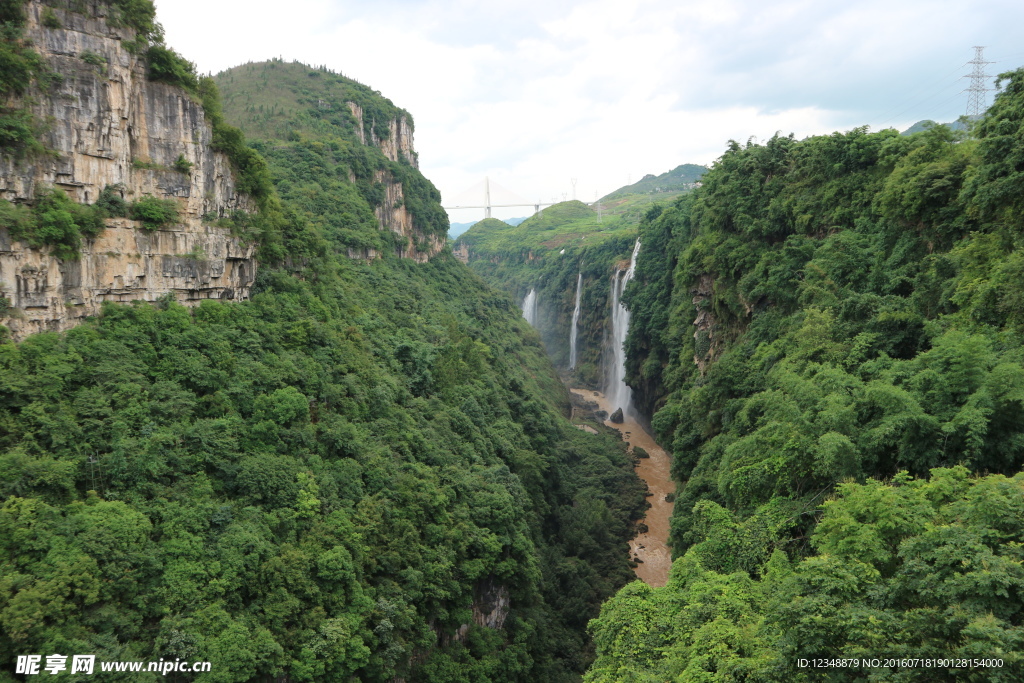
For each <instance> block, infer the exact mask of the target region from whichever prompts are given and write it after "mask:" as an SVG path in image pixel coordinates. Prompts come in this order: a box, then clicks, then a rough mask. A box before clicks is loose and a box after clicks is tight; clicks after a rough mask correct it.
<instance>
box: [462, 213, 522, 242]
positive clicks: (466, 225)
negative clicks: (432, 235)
mask: <svg viewBox="0 0 1024 683" xmlns="http://www.w3.org/2000/svg"><path fill="white" fill-rule="evenodd" d="M526 218H527V217H526V216H524V217H522V218H509V219H507V220H504V221H502V223H506V224H508V225H519V224H520V223H522V222H523V221H525V220H526ZM491 220H496V219H491ZM479 222H480V221H471V222H469V223H452V224H451V227H449V228H448V236H449V237H451V238H452V239H453V240H455V239H458V238H459V235H461V234H462V233H464V232H466V231H467V230H469V229H470V228H472V227H473V226H474V225H476V224H477V223H479Z"/></svg>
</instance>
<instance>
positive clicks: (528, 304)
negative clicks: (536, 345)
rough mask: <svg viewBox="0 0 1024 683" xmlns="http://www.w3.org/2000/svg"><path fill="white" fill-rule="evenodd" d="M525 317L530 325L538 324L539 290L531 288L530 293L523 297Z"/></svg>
mask: <svg viewBox="0 0 1024 683" xmlns="http://www.w3.org/2000/svg"><path fill="white" fill-rule="evenodd" d="M523 317H524V318H526V322H528V323H530V325H532V326H534V327H536V326H537V290H535V289H530V293H529V294H527V295H526V298H525V299H523Z"/></svg>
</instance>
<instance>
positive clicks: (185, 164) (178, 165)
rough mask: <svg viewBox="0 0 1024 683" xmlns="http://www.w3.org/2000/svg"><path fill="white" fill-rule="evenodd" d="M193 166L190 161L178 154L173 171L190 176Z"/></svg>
mask: <svg viewBox="0 0 1024 683" xmlns="http://www.w3.org/2000/svg"><path fill="white" fill-rule="evenodd" d="M194 165H195V164H193V163H192V162H191V161H189V160H188V159H186V158H185V155H184V154H179V155H178V159H177V160H176V161H175V162H174V170H175V171H177V172H178V173H184V174H185V175H192V167H193V166H194Z"/></svg>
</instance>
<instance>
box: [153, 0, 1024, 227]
mask: <svg viewBox="0 0 1024 683" xmlns="http://www.w3.org/2000/svg"><path fill="white" fill-rule="evenodd" d="M157 4H158V13H159V18H160V20H161V21H162V22H163V23H164V25H165V26H166V28H167V36H168V42H169V43H170V44H171V45H172V46H174V47H175V48H176V49H177V50H178V51H180V52H182V53H183V54H184V55H185V56H186V57H188V58H189V59H191V60H193V61H195V62H197V64H198V66H199V68H200V70H202V71H214V72H216V71H220V70H222V69H225V68H228V67H231V66H234V65H235V64H239V63H242V62H245V61H250V60H252V61H258V60H263V59H268V58H270V57H275V56H282V57H283V58H284V59H298V60H300V61H303V62H306V63H310V64H326V65H327V66H328V67H329V68H331V69H333V70H335V71H340V72H342V73H344V74H345V75H347V76H351V77H354V78H356V79H358V80H360V81H362V82H363V83H366V84H368V85H370V86H371V87H373V88H375V89H377V90H380V91H381V92H382V93H383V94H384V95H385V96H386V97H388V98H390V99H391V100H392V101H394V102H395V104H397V105H399V106H401V107H404V108H406V109H408V110H410V111H411V112H412V114H413V116H414V117H415V120H416V145H417V148H418V150H419V152H420V160H421V164H422V168H423V170H424V173H425V174H426V175H427V176H428V177H429V178H430V179H431V180H433V181H434V183H435V184H436V185H438V187H439V188H440V189H441V191H442V194H443V195H444V196H445V197H452V196H455V195H457V194H458V193H459V192H461V191H462V190H464V189H465V188H467V187H469V186H472V185H474V184H475V183H477V182H478V181H479V180H480V179H482V177H483V176H484V175H489V176H491V177H492V178H494V179H495V180H496V181H497V182H499V183H501V184H503V185H505V186H507V187H508V188H510V189H512V190H514V191H516V192H518V193H519V194H521V195H523V196H525V197H528V198H530V199H531V200H532V199H535V198H536V197H541V198H542V199H544V200H545V201H547V200H550V198H551V197H552V196H559V197H560V196H561V193H563V192H566V193H568V192H571V185H570V178H573V177H576V178H578V179H579V184H578V185H577V196H578V197H579V198H581V199H587V200H590V199H593V195H594V192H595V191H596V192H599V193H601V194H604V193H606V192H609V191H611V190H613V189H615V188H616V187H618V186H620V185H622V184H624V183H625V181H626V178H627V175H628V174H631V175H632V177H633V179H634V180H635V179H637V178H639V177H640V176H642V175H643V174H645V173H661V172H664V171H666V170H668V169H670V168H672V167H674V166H676V165H678V164H681V163H688V162H689V163H708V162H711V161H713V160H714V159H715V158H717V157H718V156H719V155H720V154H721V152H722V150H724V148H725V145H726V142H727V140H729V139H730V138H734V139H737V140H740V141H745V140H746V139H747V138H748V137H750V136H751V135H756V136H757V137H758V138H759V139H764V138H766V137H769V136H770V135H772V134H773V133H774V132H775V131H782V132H783V133H784V134H786V133H789V132H794V133H796V134H797V136H798V137H803V136H805V135H809V134H815V133H823V132H829V131H831V130H834V129H837V128H838V129H847V128H851V127H853V126H856V125H860V124H863V123H869V124H874V125H876V126H878V125H879V124H883V123H887V124H888V125H896V126H903V125H906V124H908V123H910V122H913V121H914V120H917V119H919V118H925V117H928V118H940V119H942V118H943V117H945V119H946V120H948V119H949V118H954V117H955V116H956V115H957V113H959V111H958V108H959V107H962V103H961V102H960V101H959V100H958V99H957V95H958V90H957V88H962V87H963V83H962V82H961V81H960V78H959V76H960V75H961V74H960V73H959V72H958V71H957V67H958V65H959V64H962V63H963V62H965V61H966V60H968V59H970V57H971V54H970V50H969V48H970V46H971V45H974V44H983V45H988V46H990V47H989V49H990V52H991V53H992V54H998V53H1000V52H1001V53H1002V54H1003V55H1006V54H1011V53H1014V52H1015V51H1016V44H1017V40H1016V35H1015V34H1014V26H1018V25H1020V22H1021V20H1024V7H1021V6H1019V3H1015V2H1014V3H1011V2H1009V1H1008V0H998V1H995V2H987V3H982V4H981V5H979V4H978V3H974V4H972V5H971V6H967V5H963V4H962V3H954V2H952V1H951V0H940V1H939V2H934V1H929V2H927V3H926V2H922V1H920V0H918V1H914V2H910V1H903V2H899V1H897V2H893V1H892V0H886V1H883V0H860V1H856V0H855V1H854V2H850V3H844V4H836V5H833V4H826V3H821V2H815V1H813V0H787V1H785V2H770V3H764V2H754V1H753V0H723V1H721V2H717V3H707V2H695V1H693V0H684V1H683V2H679V1H678V0H675V1H673V0H586V1H584V0H579V1H576V2H573V1H570V0H524V1H523V2H516V3H500V2H499V3H494V2H484V1H483V0H422V1H417V0H405V1H402V0H382V1H379V2H377V3H374V4H373V5H365V4H361V3H356V2H339V1H337V0H333V1H332V0H291V2H289V3H288V4H287V6H286V7H282V5H281V3H279V2H269V1H267V0H254V1H251V2H245V3H242V2H238V1H236V0H224V1H222V2H217V3H209V2H200V1H199V0H174V2H173V3H172V2H170V0H158V3H157ZM1013 66H1016V64H1014V63H1012V62H1011V63H1005V64H1001V65H999V67H998V68H999V69H1000V70H1004V69H1006V68H1010V67H1013ZM993 73H995V71H994V72H993ZM943 74H947V76H945V77H943ZM922 84H931V85H928V86H927V87H926V86H922ZM886 116H888V117H890V120H886V119H885V117H886ZM516 213H517V211H516V210H513V211H511V215H515V214H516ZM454 219H455V220H465V218H463V217H462V216H455V217H454Z"/></svg>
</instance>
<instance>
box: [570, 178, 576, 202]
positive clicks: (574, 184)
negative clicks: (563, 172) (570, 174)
mask: <svg viewBox="0 0 1024 683" xmlns="http://www.w3.org/2000/svg"><path fill="white" fill-rule="evenodd" d="M570 180H571V181H572V200H573V201H576V179H575V178H570Z"/></svg>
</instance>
